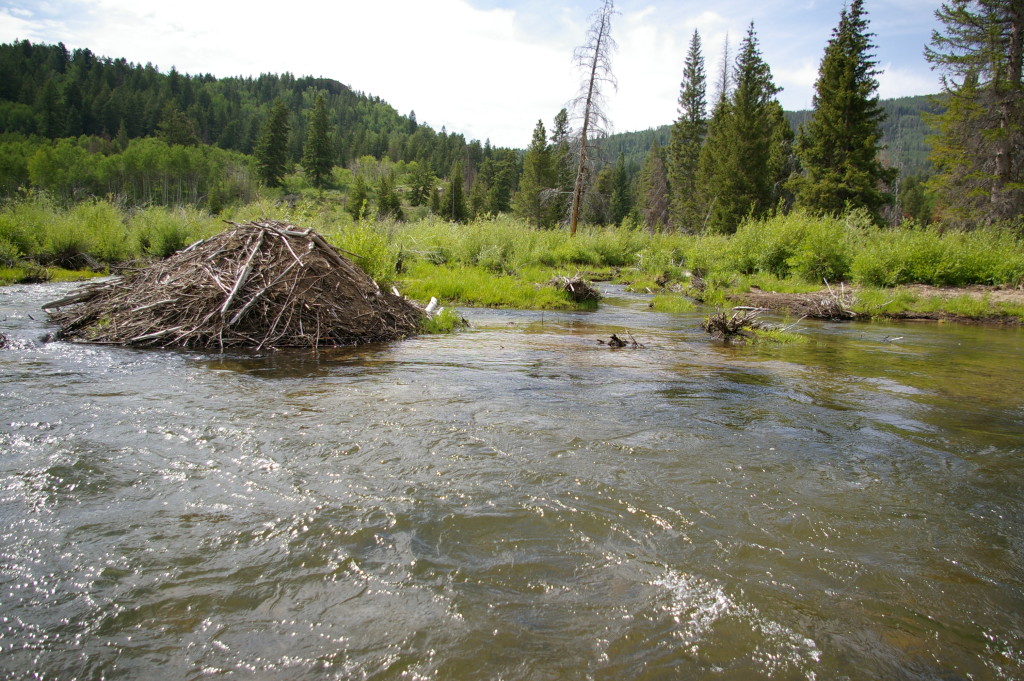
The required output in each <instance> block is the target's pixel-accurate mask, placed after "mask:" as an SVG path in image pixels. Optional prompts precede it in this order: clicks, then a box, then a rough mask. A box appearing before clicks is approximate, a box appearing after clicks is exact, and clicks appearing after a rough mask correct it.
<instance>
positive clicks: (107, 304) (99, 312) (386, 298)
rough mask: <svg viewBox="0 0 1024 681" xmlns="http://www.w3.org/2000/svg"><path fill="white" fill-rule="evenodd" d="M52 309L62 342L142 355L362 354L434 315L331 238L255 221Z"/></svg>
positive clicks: (94, 287) (98, 285) (91, 288)
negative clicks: (383, 282)
mask: <svg viewBox="0 0 1024 681" xmlns="http://www.w3.org/2000/svg"><path fill="white" fill-rule="evenodd" d="M231 224H232V225H234V227H233V228H232V229H229V230H228V231H226V232H223V233H221V234H218V235H217V236H214V237H211V238H209V239H206V240H204V241H200V242H198V243H195V244H193V245H191V246H189V247H188V248H186V249H184V250H181V251H179V252H178V253H175V254H174V255H172V256H171V257H170V258H168V259H166V260H163V261H160V262H158V263H155V264H153V265H150V266H148V267H146V268H144V269H141V270H137V271H135V272H133V273H131V274H128V275H126V276H123V277H117V278H115V279H111V280H108V281H104V282H99V283H95V284H90V285H86V286H84V287H82V288H81V289H79V290H78V291H76V292H75V293H73V294H72V295H70V296H67V297H66V298H63V299H61V300H57V301H54V302H51V303H48V304H46V305H44V306H43V308H44V309H45V310H47V311H48V312H49V314H50V316H51V318H52V319H53V320H54V321H55V322H57V323H58V324H59V325H60V333H59V336H60V337H61V338H69V339H73V340H79V341H84V342H89V343H107V344H114V345H131V346H142V347H161V348H170V347H189V348H218V349H223V348H231V347H235V348H237V347H246V348H256V349H260V348H280V347H308V348H315V347H321V346H338V345H354V344H359V343H372V342H381V341H391V340H397V339H399V338H404V337H406V336H410V335H412V334H415V333H416V332H417V331H418V330H419V325H420V322H421V321H422V320H423V318H424V317H425V316H426V312H425V311H424V310H423V309H422V308H421V307H419V306H418V305H416V304H415V303H412V302H410V301H408V300H406V299H404V298H402V297H401V296H399V295H397V292H391V291H385V290H382V289H381V288H380V287H379V286H378V285H377V283H376V282H375V281H374V280H373V279H372V278H371V277H370V276H369V275H368V274H366V273H365V272H364V271H363V270H362V269H360V268H359V266H358V265H356V264H355V263H353V262H352V261H351V260H349V259H347V258H346V257H345V256H344V255H342V253H341V252H340V251H339V249H337V248H334V247H333V246H331V245H330V244H328V243H327V242H326V241H325V240H324V239H323V237H321V236H320V235H319V234H317V233H315V232H313V231H312V230H309V229H306V230H301V229H299V228H297V227H295V226H294V225H290V224H288V223H283V222H250V223H247V224H237V223H231Z"/></svg>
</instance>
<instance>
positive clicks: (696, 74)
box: [668, 31, 708, 232]
mask: <svg viewBox="0 0 1024 681" xmlns="http://www.w3.org/2000/svg"><path fill="white" fill-rule="evenodd" d="M706 93H707V75H706V74H705V73H704V54H703V52H702V51H701V41H700V33H698V32H697V31H694V32H693V38H692V39H691V40H690V51H689V53H687V55H686V61H685V62H684V64H683V82H682V84H681V85H680V90H679V119H678V120H676V122H675V124H674V125H673V126H672V132H671V142H670V143H669V153H668V181H669V190H670V194H669V199H670V201H669V211H670V216H671V222H672V225H673V226H674V227H675V228H676V229H681V230H684V231H688V232H693V231H696V230H697V227H698V226H699V225H700V221H701V218H702V216H701V210H700V203H699V201H698V199H697V164H698V161H699V159H700V148H701V145H703V144H704V137H705V136H706V135H707V129H708V112H707V100H706V96H707V94H706Z"/></svg>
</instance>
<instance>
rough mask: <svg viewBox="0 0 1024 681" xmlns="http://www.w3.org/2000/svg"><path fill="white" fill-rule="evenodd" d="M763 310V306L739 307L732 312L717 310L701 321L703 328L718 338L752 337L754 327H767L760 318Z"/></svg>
mask: <svg viewBox="0 0 1024 681" xmlns="http://www.w3.org/2000/svg"><path fill="white" fill-rule="evenodd" d="M762 311H763V310H762V308H750V307H739V308H733V310H731V314H729V313H727V312H716V313H715V314H713V315H709V316H708V317H706V318H705V319H704V321H703V322H701V328H703V329H704V330H705V331H707V332H708V333H710V334H711V335H712V336H714V337H716V338H722V339H729V338H735V337H736V336H741V337H743V338H751V337H753V336H754V334H753V333H752V331H751V330H752V329H762V328H765V324H764V322H762V321H761V320H760V319H758V317H759V316H760V315H761V312H762Z"/></svg>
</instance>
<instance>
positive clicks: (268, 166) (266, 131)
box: [256, 98, 291, 187]
mask: <svg viewBox="0 0 1024 681" xmlns="http://www.w3.org/2000/svg"><path fill="white" fill-rule="evenodd" d="M289 132H291V126H290V125H289V123H288V105H287V104H285V101H284V99H282V98H278V99H277V100H276V101H275V102H274V106H273V108H271V110H270V115H269V116H268V117H267V119H266V121H265V122H264V124H263V130H262V131H261V132H260V138H259V142H258V143H257V145H256V166H257V168H258V169H259V175H260V179H262V180H263V183H264V184H265V185H267V186H268V187H279V186H281V180H282V179H283V178H284V175H285V173H286V172H287V171H288V134H289Z"/></svg>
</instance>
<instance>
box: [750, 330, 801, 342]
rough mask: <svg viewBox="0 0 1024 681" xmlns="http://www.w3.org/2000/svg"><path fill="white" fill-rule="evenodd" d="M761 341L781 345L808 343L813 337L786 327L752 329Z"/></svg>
mask: <svg viewBox="0 0 1024 681" xmlns="http://www.w3.org/2000/svg"><path fill="white" fill-rule="evenodd" d="M751 331H752V332H753V334H754V337H755V338H756V339H757V341H758V342H759V343H778V344H781V345H806V344H808V343H810V342H811V339H810V338H808V337H807V336H805V335H804V334H802V333H796V332H793V331H786V330H785V329H774V328H772V329H751Z"/></svg>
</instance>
